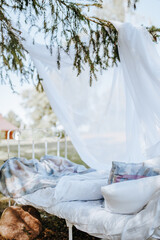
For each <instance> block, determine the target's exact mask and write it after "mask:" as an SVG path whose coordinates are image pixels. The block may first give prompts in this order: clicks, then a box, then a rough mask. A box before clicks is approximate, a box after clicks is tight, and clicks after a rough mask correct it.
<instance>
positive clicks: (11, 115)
mask: <svg viewBox="0 0 160 240" xmlns="http://www.w3.org/2000/svg"><path fill="white" fill-rule="evenodd" d="M5 119H6V120H7V121H8V122H10V123H12V124H13V125H14V126H16V127H18V128H20V127H21V126H22V125H23V122H22V120H21V119H20V118H19V116H18V115H17V114H16V113H15V112H13V111H9V112H8V113H7V115H6V116H5Z"/></svg>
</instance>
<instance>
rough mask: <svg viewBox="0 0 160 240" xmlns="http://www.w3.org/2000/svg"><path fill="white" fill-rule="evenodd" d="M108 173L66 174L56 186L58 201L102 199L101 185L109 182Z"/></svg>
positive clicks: (55, 196)
mask: <svg viewBox="0 0 160 240" xmlns="http://www.w3.org/2000/svg"><path fill="white" fill-rule="evenodd" d="M107 180H108V179H107V176H106V173H103V174H101V173H98V172H93V173H88V174H84V175H75V176H74V175H73V176H64V177H62V178H61V179H60V181H59V182H58V184H57V186H56V188H55V195H54V199H55V200H56V201H57V202H65V201H83V200H97V199H102V198H103V196H102V193H101V187H102V186H105V185H106V183H107Z"/></svg>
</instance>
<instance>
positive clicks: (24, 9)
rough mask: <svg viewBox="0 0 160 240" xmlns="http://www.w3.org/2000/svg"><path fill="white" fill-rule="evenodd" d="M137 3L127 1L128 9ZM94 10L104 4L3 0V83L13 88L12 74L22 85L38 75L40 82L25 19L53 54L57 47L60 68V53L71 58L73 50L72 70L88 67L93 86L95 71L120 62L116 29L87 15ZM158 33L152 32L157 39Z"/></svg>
mask: <svg viewBox="0 0 160 240" xmlns="http://www.w3.org/2000/svg"><path fill="white" fill-rule="evenodd" d="M136 3H137V0H128V5H132V6H133V7H134V8H135V7H136ZM95 7H102V0H0V78H1V83H2V82H6V81H9V82H10V84H11V86H12V84H13V79H11V77H10V72H14V73H17V74H18V75H20V77H21V78H20V79H21V81H22V82H23V81H25V80H28V79H31V78H33V76H34V75H35V74H36V76H37V78H38V79H39V81H40V80H41V79H40V78H39V75H38V73H36V69H35V68H34V65H33V63H32V61H31V60H28V59H29V57H28V56H27V51H26V50H25V49H24V47H23V45H22V43H21V40H22V37H21V32H20V29H21V28H20V27H21V22H22V19H23V20H24V22H25V24H26V25H27V26H28V30H29V31H32V30H34V35H35V38H36V33H41V36H43V38H44V42H45V44H46V47H47V48H49V50H50V53H51V54H52V51H53V48H55V47H56V49H57V67H58V68H60V64H61V52H62V51H65V52H66V53H68V54H69V53H70V50H71V48H73V49H74V52H75V54H74V59H73V68H75V69H76V71H77V75H79V74H80V73H81V71H82V70H83V67H84V65H88V67H89V70H90V79H89V82H90V85H91V84H92V81H93V79H96V71H99V70H104V69H107V68H108V67H109V66H112V65H114V64H116V63H117V61H119V56H118V48H117V38H118V34H117V31H116V29H115V27H114V26H113V25H112V24H111V23H110V22H108V21H104V20H102V19H98V18H96V17H88V16H87V11H88V10H89V9H90V10H91V9H92V8H95ZM91 11H92V10H91ZM13 15H14V16H16V19H14V24H13V22H12V18H13ZM22 27H23V26H22ZM155 30H156V29H155V28H154V29H152V31H153V33H154V36H155V38H156V31H155ZM26 56H27V61H26Z"/></svg>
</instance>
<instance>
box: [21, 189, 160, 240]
mask: <svg viewBox="0 0 160 240" xmlns="http://www.w3.org/2000/svg"><path fill="white" fill-rule="evenodd" d="M52 190H54V189H52ZM48 193H49V194H48ZM46 194H47V195H48V197H46ZM53 195H54V193H53V194H51V189H41V190H38V191H37V192H35V193H33V194H29V195H28V196H24V197H23V198H21V199H19V200H18V202H19V203H22V204H30V205H33V206H35V207H37V208H40V209H42V208H43V210H45V211H46V212H48V213H50V214H54V215H56V216H58V217H60V218H63V219H65V220H66V221H67V222H68V223H70V224H69V225H68V226H69V227H71V226H72V225H74V226H75V227H76V228H77V229H79V230H81V231H84V232H87V233H88V234H90V235H93V236H95V237H99V238H104V239H113V240H118V239H123V240H134V239H135V240H143V239H148V238H149V237H151V236H152V237H154V238H157V239H159V238H160V228H159V225H160V224H159V223H160V197H159V196H160V191H158V192H157V193H156V194H154V196H153V198H152V199H151V201H150V202H149V203H148V204H147V206H146V207H145V208H144V209H143V210H142V211H140V212H139V213H137V214H135V215H123V214H114V213H110V212H109V211H106V210H105V208H104V201H103V200H97V201H71V202H60V203H57V204H53V205H52V206H50V207H47V205H48V204H49V203H50V201H52V199H51V198H52V196H53ZM40 196H41V197H40ZM38 202H39V204H38ZM70 239H72V237H71V232H70Z"/></svg>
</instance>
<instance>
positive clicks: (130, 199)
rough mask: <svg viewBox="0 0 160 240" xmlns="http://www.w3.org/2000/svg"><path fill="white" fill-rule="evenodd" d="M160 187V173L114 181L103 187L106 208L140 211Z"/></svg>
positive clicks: (129, 212)
mask: <svg viewBox="0 0 160 240" xmlns="http://www.w3.org/2000/svg"><path fill="white" fill-rule="evenodd" d="M159 189H160V175H158V176H153V177H147V178H141V179H138V180H132V181H125V182H120V183H113V184H111V185H107V186H105V187H102V188H101V191H102V195H103V197H104V199H105V208H106V209H107V210H109V211H111V212H114V213H121V214H133V213H137V212H139V211H140V210H141V209H142V208H143V207H144V206H145V205H146V204H147V203H148V202H149V200H150V199H151V198H152V195H153V194H154V193H155V192H156V191H157V190H159Z"/></svg>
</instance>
